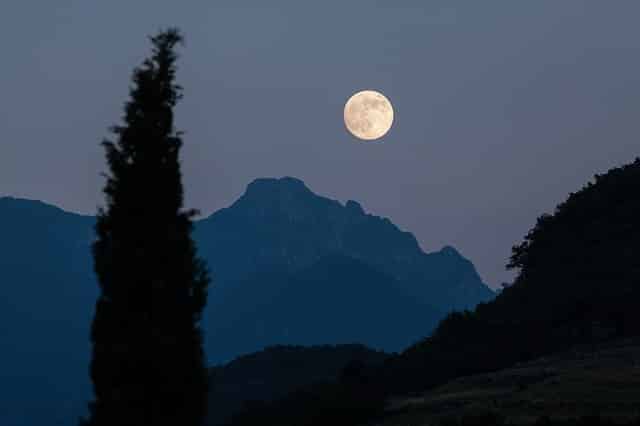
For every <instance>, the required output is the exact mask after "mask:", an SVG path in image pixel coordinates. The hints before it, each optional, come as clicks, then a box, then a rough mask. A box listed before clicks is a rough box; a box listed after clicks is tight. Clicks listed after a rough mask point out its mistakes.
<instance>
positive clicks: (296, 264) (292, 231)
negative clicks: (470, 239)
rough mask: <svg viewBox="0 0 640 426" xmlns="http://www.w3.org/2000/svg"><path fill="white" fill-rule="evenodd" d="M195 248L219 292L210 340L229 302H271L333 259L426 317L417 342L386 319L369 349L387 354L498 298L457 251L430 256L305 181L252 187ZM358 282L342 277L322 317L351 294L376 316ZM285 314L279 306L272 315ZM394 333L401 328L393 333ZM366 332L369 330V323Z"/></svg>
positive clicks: (204, 226) (201, 232) (215, 218)
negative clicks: (363, 272)
mask: <svg viewBox="0 0 640 426" xmlns="http://www.w3.org/2000/svg"><path fill="white" fill-rule="evenodd" d="M196 240H197V243H198V247H199V250H200V251H201V252H202V253H203V254H204V256H205V257H206V258H207V259H209V260H210V265H211V269H212V271H213V276H214V280H215V283H214V287H215V290H214V291H215V292H217V294H218V295H219V299H217V300H215V298H211V299H210V309H208V310H207V315H209V316H210V317H211V319H210V320H209V321H208V322H207V323H208V324H209V327H210V329H209V331H210V332H212V333H214V332H215V331H214V329H213V328H216V327H221V326H222V325H223V324H224V323H225V319H228V318H229V315H232V313H227V312H228V310H229V309H230V308H231V307H232V306H235V304H234V303H228V301H229V298H233V297H236V296H234V295H233V293H234V292H235V293H236V294H238V295H239V297H240V298H242V297H243V295H246V294H248V293H251V294H252V295H254V297H255V295H259V294H262V293H263V292H264V297H267V298H268V299H270V298H271V297H273V295H274V294H275V293H274V291H275V289H276V288H279V286H281V285H284V283H285V282H289V281H290V280H291V279H293V278H292V275H294V274H297V275H298V276H297V279H298V280H300V279H302V280H303V281H304V278H301V275H304V274H305V272H304V271H305V270H307V271H308V272H310V273H312V274H314V273H317V269H316V270H312V269H309V268H313V265H314V264H315V263H317V262H327V260H326V256H330V255H338V256H344V257H347V258H351V259H352V260H357V261H359V262H360V263H361V264H363V265H366V266H368V268H367V269H368V270H369V273H373V271H371V270H372V269H375V270H376V271H378V272H379V273H382V274H384V275H385V278H380V279H381V280H383V279H384V280H386V281H388V286H389V292H387V293H386V295H387V297H388V296H389V295H391V294H394V295H393V296H391V297H392V298H397V297H405V298H412V299H414V301H415V302H414V303H413V305H416V304H419V305H421V306H423V307H424V308H423V312H424V314H423V319H422V324H421V326H422V328H420V330H421V331H420V332H419V333H417V334H416V332H415V328H414V332H410V330H409V329H408V328H410V326H409V325H408V324H407V325H404V326H403V325H402V324H404V323H402V322H401V321H399V320H396V319H394V318H395V317H397V316H398V315H400V316H402V315H404V313H402V309H399V310H394V309H392V308H391V306H392V305H389V306H388V307H387V309H385V312H387V313H388V314H387V321H388V322H387V325H388V326H387V329H388V330H389V331H385V330H376V331H375V333H374V334H375V335H376V339H377V341H367V340H365V341H362V343H365V344H370V345H374V346H375V345H376V344H378V343H380V342H386V344H385V345H383V346H377V347H378V348H382V349H386V350H392V351H393V350H400V349H402V348H403V346H404V345H406V344H407V343H408V342H410V341H411V340H415V339H417V338H419V337H421V336H424V335H425V334H428V333H429V332H430V330H431V328H432V326H433V325H434V323H433V322H432V321H434V320H435V319H437V318H441V317H442V316H443V315H444V314H446V313H447V312H449V311H451V310H454V309H463V308H471V307H474V306H475V305H476V304H478V303H479V302H482V301H487V300H490V299H491V298H492V297H493V295H494V294H493V292H492V291H491V290H490V289H489V288H488V287H487V286H486V285H485V284H484V283H483V282H482V280H481V279H480V277H479V276H478V274H477V272H476V270H475V268H474V266H473V265H472V264H471V262H469V261H468V260H467V259H465V258H463V257H462V256H461V255H460V254H459V253H458V252H457V251H456V250H455V249H454V248H453V247H445V248H443V249H442V250H440V251H438V252H435V253H429V254H427V253H424V252H423V251H422V250H421V249H420V247H419V245H418V243H417V241H416V239H415V237H414V236H413V235H412V234H411V233H409V232H403V231H401V230H400V229H398V228H397V227H396V226H395V225H394V224H393V223H391V221H389V220H388V219H386V218H380V217H377V216H374V215H370V214H366V213H365V212H364V210H363V209H362V207H361V206H360V204H358V203H357V202H355V201H348V202H347V203H346V205H342V204H341V203H339V202H338V201H335V200H331V199H328V198H325V197H321V196H318V195H316V194H314V193H313V192H311V191H310V190H309V189H308V188H307V187H306V186H305V184H304V183H303V182H302V181H300V180H298V179H295V178H291V177H285V178H281V179H257V180H255V181H253V182H252V183H251V184H249V186H248V187H247V190H246V192H245V193H244V194H243V195H242V196H241V197H240V198H239V199H238V200H237V201H236V202H235V203H234V204H233V205H231V206H230V207H228V208H226V209H222V210H219V211H218V212H216V213H214V214H213V215H211V216H210V217H208V218H207V219H204V220H202V221H201V222H200V223H199V224H198V229H197V232H196ZM352 267H354V268H355V267H356V266H352ZM363 268H364V266H363ZM320 269H322V268H320ZM356 277H357V273H354V274H352V275H351V277H349V278H348V279H340V276H339V273H337V272H336V274H335V275H333V276H332V277H331V279H332V280H333V282H332V284H331V285H333V286H334V287H333V288H334V289H336V291H335V292H332V291H329V292H327V293H326V298H325V300H326V303H327V306H325V309H330V307H331V306H332V304H333V303H335V300H337V298H338V297H339V295H340V294H341V293H342V292H343V291H347V288H346V287H347V286H351V289H349V290H348V291H352V290H353V288H355V287H354V286H360V287H361V288H362V294H361V295H360V297H359V298H358V299H356V300H353V302H354V303H357V304H358V309H360V310H361V309H366V306H367V303H369V305H370V306H373V305H374V304H376V303H377V302H373V301H371V300H372V298H373V297H374V296H373V294H370V295H367V294H366V290H367V287H366V284H365V283H356V282H354V281H355V280H357V279H356ZM245 288H246V289H247V290H244V289H245ZM248 289H251V290H248ZM340 289H342V290H340ZM383 293H384V292H383ZM400 295H402V296H400ZM343 296H348V294H345V295H343ZM301 297H302V296H301ZM381 299H384V296H381ZM345 300H347V303H349V302H348V299H345ZM216 302H220V305H219V306H217V305H216ZM245 303H246V302H245ZM265 309H268V308H265ZM278 310H279V308H276V307H275V305H274V309H273V314H277V311H278ZM263 312H264V313H265V315H266V316H267V317H270V316H271V315H270V314H268V313H267V312H266V311H263ZM394 323H395V324H398V325H400V327H398V329H394V327H392V324H394ZM211 327H213V328H211ZM363 327H365V328H366V321H365V324H363ZM411 327H412V326H411ZM328 330H331V328H327V331H328ZM278 333H279V331H278ZM209 336H210V334H209ZM354 337H355V336H354ZM307 338H311V339H313V340H314V341H313V343H323V342H324V341H318V340H317V339H314V338H313V336H307ZM267 343H268V344H276V343H282V342H281V341H279V340H272V341H269V342H267ZM291 343H298V342H296V341H293V342H291ZM310 343H311V342H310ZM332 343H335V342H332ZM260 347H261V346H258V345H254V346H253V347H248V348H247V349H246V351H249V352H253V351H255V350H258V349H260ZM208 348H209V352H210V353H216V352H217V353H218V354H223V353H224V351H225V348H221V347H220V346H219V345H217V344H216V341H215V340H214V341H213V342H210V345H209V346H208Z"/></svg>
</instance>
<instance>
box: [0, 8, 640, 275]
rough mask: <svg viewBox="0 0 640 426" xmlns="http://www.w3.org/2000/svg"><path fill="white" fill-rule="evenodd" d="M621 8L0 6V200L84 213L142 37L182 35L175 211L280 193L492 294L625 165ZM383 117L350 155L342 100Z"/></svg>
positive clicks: (634, 69)
mask: <svg viewBox="0 0 640 426" xmlns="http://www.w3.org/2000/svg"><path fill="white" fill-rule="evenodd" d="M639 16H640V2H638V1H636V0H616V1H602V0H583V1H578V0H562V1H558V0H536V1H533V0H531V1H514V0H485V1H477V0H467V1H462V0H430V1H424V0H396V1H382V0H368V1H365V0H322V1H313V2H311V1H306V0H273V1H264V0H251V1H249V0H219V1H215V2H200V1H189V2H177V1H159V0H155V1H128V0H127V1H124V0H111V1H97V0H56V1H44V0H42V1H35V0H3V1H2V5H1V6H0V48H1V51H2V62H1V70H0V93H1V97H0V196H1V195H13V196H20V197H26V198H34V199H41V200H43V201H46V202H49V203H53V204H56V205H59V206H61V207H63V208H65V209H67V210H71V211H77V212H83V213H94V212H95V211H96V207H97V206H98V205H99V204H100V203H101V200H102V194H101V188H102V184H103V179H102V178H101V177H100V172H103V171H105V164H104V157H103V152H102V149H101V148H100V147H99V142H100V141H101V140H102V139H103V138H105V137H108V136H109V134H108V132H107V128H108V127H109V126H110V125H112V124H115V123H116V122H118V120H119V119H120V117H121V116H122V107H123V103H124V101H125V100H126V99H127V91H128V86H129V82H130V76H131V71H132V69H133V67H134V66H136V65H138V64H139V63H140V61H141V60H142V59H143V57H145V56H146V55H147V54H148V53H149V43H148V41H147V38H146V36H147V35H150V34H153V33H155V32H156V31H157V30H158V29H161V28H164V27H166V26H170V25H177V26H179V27H180V28H181V29H182V30H183V32H184V34H185V36H186V38H187V45H186V46H185V47H184V48H183V49H182V51H181V53H182V57H181V60H180V63H179V66H180V69H179V72H178V78H179V82H180V83H181V84H182V85H183V86H184V88H185V98H184V100H183V101H182V103H181V104H180V106H179V109H178V116H177V120H178V122H177V124H178V127H179V128H180V129H182V130H185V131H186V137H185V148H184V149H183V157H182V158H183V171H184V183H185V187H186V195H187V204H188V207H195V208H199V209H200V210H201V211H202V212H203V213H206V214H208V213H210V212H212V211H214V210H216V209H218V208H221V207H225V206H227V205H228V204H230V203H231V202H232V201H233V200H235V199H236V198H237V197H238V196H239V195H241V193H242V192H243V191H244V188H245V186H246V185H247V184H248V183H249V182H250V181H251V180H252V179H254V178H257V177H267V176H272V177H279V176H286V175H289V176H295V177H298V178H300V179H302V180H304V181H305V182H306V183H307V185H308V186H309V187H310V188H311V189H312V190H313V191H315V192H316V193H319V194H321V195H325V196H328V197H331V198H335V199H338V200H341V201H346V200H348V199H355V200H358V201H359V202H361V203H362V205H363V207H364V208H365V210H366V211H367V212H370V213H373V214H376V215H380V216H386V217H389V218H390V219H391V220H392V221H393V222H394V223H396V224H397V225H398V226H400V227H401V228H403V229H404V230H408V231H411V232H413V233H414V234H415V235H416V237H417V238H418V240H419V241H420V243H421V245H422V247H423V249H425V250H426V251H432V250H438V249H440V248H441V247H442V246H443V245H445V244H451V245H453V246H455V247H457V248H458V249H459V250H460V251H461V252H462V254H463V255H465V256H467V257H469V258H470V259H471V260H472V261H473V262H474V263H475V264H476V266H477V268H478V271H479V272H480V275H481V276H482V277H483V279H484V280H485V281H486V282H488V283H489V284H491V285H492V286H496V285H498V284H499V283H500V282H501V281H505V280H509V279H510V277H511V274H510V273H507V272H505V270H504V264H505V263H506V261H507V258H508V256H509V253H510V248H511V246H512V245H513V244H514V243H516V242H519V241H521V239H522V237H523V236H524V235H525V234H526V232H527V230H528V229H529V228H530V227H531V226H532V225H533V224H534V222H535V218H536V217H537V216H538V215H540V214H541V213H543V212H550V211H551V210H552V209H553V207H554V206H555V205H556V204H557V203H558V202H560V201H562V200H564V199H565V198H566V196H567V195H568V193H569V192H571V191H575V190H577V189H579V188H580V187H581V186H582V185H583V184H584V183H585V182H586V181H587V180H589V179H590V178H591V177H592V176H593V174H594V173H596V172H604V171H606V170H607V169H609V168H611V167H613V166H617V165H621V164H623V163H626V162H630V161H632V160H633V158H634V157H635V156H638V155H639V152H640V149H639V146H640V145H639V139H638V133H640V107H639V106H640V25H638V17H639ZM361 89H376V90H379V91H381V92H382V93H384V94H385V95H386V96H387V97H389V98H390V99H391V101H392V102H393V103H394V107H395V113H396V120H395V123H394V128H393V129H392V130H391V132H390V133H389V134H388V135H387V136H386V138H385V139H384V140H383V142H382V143H375V142H374V143H363V142H356V141H355V140H354V139H353V138H352V137H351V136H350V135H349V134H348V133H347V132H346V130H345V129H344V125H343V122H342V108H343V105H344V102H345V101H346V99H347V98H348V97H349V96H350V95H351V94H353V93H354V92H355V91H357V90H361Z"/></svg>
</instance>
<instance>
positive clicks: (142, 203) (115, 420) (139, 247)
mask: <svg viewBox="0 0 640 426" xmlns="http://www.w3.org/2000/svg"><path fill="white" fill-rule="evenodd" d="M181 42H182V36H181V34H180V33H179V31H178V30H176V29H170V30H167V31H164V32H161V33H159V34H158V35H156V36H155V37H152V38H151V43H152V46H153V50H152V55H151V57H150V58H148V59H146V60H145V61H144V62H143V64H142V66H140V67H139V68H137V69H136V70H135V71H134V73H133V85H132V87H131V89H130V100H129V101H128V102H127V103H126V106H125V115H124V124H123V125H118V126H114V127H113V128H112V131H113V133H114V134H115V136H116V138H117V140H116V141H115V142H112V141H105V142H103V146H104V148H105V150H106V156H107V161H108V165H109V168H110V174H108V175H107V183H106V186H105V188H104V193H105V195H106V208H105V209H100V211H99V214H98V220H97V224H96V232H97V240H96V241H95V243H94V245H93V255H94V268H95V272H96V274H97V277H98V282H99V286H100V291H101V293H100V296H99V298H98V301H97V303H96V310H95V317H94V320H93V324H92V331H91V340H92V343H93V358H92V361H91V368H90V370H91V378H92V380H93V384H94V392H95V401H94V402H93V403H92V404H91V405H90V418H89V420H88V424H90V425H95V426H102V425H105V426H107V425H108V426H116V425H136V426H141V425H153V426H159V425H177V424H180V425H194V426H195V425H200V424H201V422H202V419H203V417H204V411H205V406H206V405H205V404H206V403H205V400H206V390H207V382H206V377H207V373H206V369H205V366H204V355H203V351H202V336H201V330H200V325H199V322H200V317H201V312H202V309H203V308H204V305H205V303H206V288H207V285H208V282H209V278H208V273H207V270H206V268H205V265H204V264H203V262H202V261H201V260H200V259H199V258H198V257H197V255H196V247H195V245H194V243H193V241H192V239H191V231H192V217H193V215H194V214H195V213H196V212H195V211H185V210H183V188H182V182H181V174H180V162H179V151H180V148H181V146H182V139H181V134H180V132H177V131H175V129H174V124H173V121H174V114H173V108H174V106H175V105H176V103H177V102H178V100H179V99H180V98H181V87H180V86H178V85H177V84H176V83H175V74H176V60H177V54H176V52H175V48H176V46H177V45H179V44H180V43H181Z"/></svg>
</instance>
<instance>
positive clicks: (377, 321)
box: [0, 178, 493, 426]
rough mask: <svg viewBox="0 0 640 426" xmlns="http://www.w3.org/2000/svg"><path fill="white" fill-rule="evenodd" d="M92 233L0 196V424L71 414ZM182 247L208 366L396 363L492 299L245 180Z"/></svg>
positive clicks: (91, 293) (83, 392) (447, 251)
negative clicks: (192, 252)
mask: <svg viewBox="0 0 640 426" xmlns="http://www.w3.org/2000/svg"><path fill="white" fill-rule="evenodd" d="M94 223H95V218H94V217H92V216H83V215H78V214H73V213H69V212H65V211H63V210H61V209H59V208H56V207H53V206H50V205H47V204H45V203H42V202H39V201H30V200H23V199H16V198H11V197H4V198H0V236H1V238H0V282H1V283H2V284H3V297H2V298H0V321H1V323H2V324H5V327H3V331H2V336H3V337H2V339H0V351H1V353H2V363H0V377H2V378H3V380H2V381H0V391H1V392H2V393H3V394H5V395H7V397H6V398H4V399H3V400H2V401H1V402H0V412H2V413H3V415H4V413H5V412H6V413H8V414H7V416H8V419H9V420H7V421H3V425H7V426H12V425H14V424H22V422H23V418H24V419H27V418H28V419H29V421H30V422H32V423H43V422H46V423H47V424H56V422H58V423H67V422H69V421H70V419H71V421H73V420H74V419H75V418H76V417H77V416H79V415H80V414H82V413H83V412H84V407H85V401H86V399H88V397H89V392H90V387H89V378H88V362H89V355H88V354H89V325H90V321H91V316H92V313H93V306H94V303H95V299H96V296H97V288H96V283H95V277H94V274H93V271H92V260H91V257H90V244H91V242H92V241H93V238H94V232H93V225H94ZM195 239H196V241H197V243H198V251H199V253H200V254H201V255H202V257H204V258H205V259H206V260H207V261H208V262H209V264H210V267H211V270H212V272H213V279H214V282H213V286H212V288H211V289H210V294H209V303H208V306H207V308H206V313H205V318H204V326H205V331H206V335H205V341H206V350H207V354H208V356H209V360H210V362H212V363H220V362H225V361H228V360H230V359H232V358H234V357H236V356H238V355H240V354H243V353H249V352H255V351H257V350H260V349H262V348H263V347H265V346H268V345H274V344H321V343H333V344H335V343H352V342H361V343H365V344H368V345H371V346H373V347H375V348H378V349H385V350H389V351H397V350H400V349H402V348H403V347H404V346H406V345H407V344H409V343H410V342H412V341H416V340H418V339H419V338H421V337H423V336H425V335H427V334H429V332H430V331H431V329H432V328H433V326H434V325H435V324H436V321H437V320H438V319H439V318H441V317H442V316H444V315H445V314H446V313H447V312H449V311H450V310H452V309H454V308H460V307H465V306H469V307H471V306H474V305H475V304H476V303H478V302H480V301H485V300H488V299H490V298H492V296H493V293H492V292H491V290H489V289H488V287H486V286H485V285H484V284H483V283H482V281H481V280H480V278H479V277H478V274H477V273H476V271H475V269H474V267H473V265H472V264H471V263H470V262H469V261H468V260H466V259H464V258H463V257H462V256H460V255H459V253H458V252H457V251H455V249H453V248H450V247H446V248H444V249H442V250H441V251H439V252H435V253H430V254H426V253H424V252H423V251H422V250H421V249H420V248H419V246H418V244H417V242H416V240H415V238H414V237H413V236H412V235H411V234H410V233H408V232H402V231H400V230H399V229H398V228H397V227H396V226H395V225H393V224H392V223H391V222H390V221H389V220H388V219H382V218H379V217H376V216H372V215H368V214H365V213H364V211H363V209H362V208H361V207H360V205H359V204H358V203H356V202H355V201H349V202H348V203H347V204H346V205H342V204H341V203H339V202H337V201H333V200H330V199H327V198H324V197H320V196H317V195H315V194H313V193H312V192H311V191H310V190H309V189H308V188H307V187H306V186H305V185H304V183H302V182H301V181H299V180H297V179H293V178H282V179H258V180H256V181H254V182H252V183H251V184H250V185H249V186H248V188H247V191H246V193H245V194H244V195H243V196H242V197H240V199H238V200H237V201H236V202H235V203H234V204H233V205H232V206H230V207H229V208H226V209H222V210H220V211H218V212H216V213H214V214H212V215H211V216H209V217H208V218H205V219H203V220H201V221H199V222H198V223H197V224H196V230H195ZM12 416H13V417H12ZM3 420H4V419H3Z"/></svg>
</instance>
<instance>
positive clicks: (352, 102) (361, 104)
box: [344, 90, 393, 141]
mask: <svg viewBox="0 0 640 426" xmlns="http://www.w3.org/2000/svg"><path fill="white" fill-rule="evenodd" d="M344 124H345V125H346V126H347V130H349V132H351V134H352V135H353V136H355V137H356V138H358V139H362V140H367V141H371V140H375V139H380V138H381V137H383V136H384V135H386V134H387V132H388V131H389V129H391V125H392V124H393V106H392V105H391V102H390V101H389V99H387V98H386V97H385V96H384V95H383V94H382V93H380V92H376V91H375V90H363V91H361V92H358V93H356V94H355V95H353V96H351V97H350V98H349V100H348V101H347V103H346V104H345V106H344Z"/></svg>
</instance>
